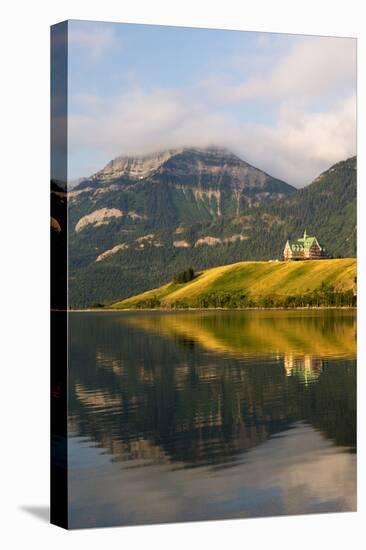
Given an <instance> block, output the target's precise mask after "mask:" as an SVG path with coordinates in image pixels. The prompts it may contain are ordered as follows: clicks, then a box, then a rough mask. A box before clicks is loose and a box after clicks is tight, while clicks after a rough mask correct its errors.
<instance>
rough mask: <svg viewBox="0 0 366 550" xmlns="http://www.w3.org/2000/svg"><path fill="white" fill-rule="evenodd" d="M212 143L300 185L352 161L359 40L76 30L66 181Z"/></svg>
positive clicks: (95, 27) (139, 28) (71, 29)
mask: <svg viewBox="0 0 366 550" xmlns="http://www.w3.org/2000/svg"><path fill="white" fill-rule="evenodd" d="M210 145H216V146H223V147H227V148H229V149H231V150H232V151H233V152H234V153H236V154H237V155H238V156H239V157H241V158H242V159H244V160H245V161H247V162H249V163H250V164H252V165H254V166H257V167H258V168H260V169H262V170H264V171H265V172H268V173H269V174H271V175H272V176H275V177H277V178H280V179H283V180H284V181H286V182H288V183H290V184H292V185H295V186H296V187H302V186H303V185H306V184H308V183H310V182H311V181H312V180H313V179H314V178H315V177H317V176H318V175H319V174H320V173H321V172H322V171H324V170H326V169H327V168H329V167H330V166H331V165H332V164H334V163H336V162H338V161H340V160H344V159H346V158H348V157H350V156H352V155H355V154H356V40H355V39H352V38H333V37H315V36H303V35H289V34H271V33H263V32H261V33H256V32H244V31H227V30H209V29H191V28H183V27H182V28H180V27H163V26H154V25H135V24H123V23H99V22H87V21H70V22H69V26H68V179H69V180H73V179H76V178H79V177H85V176H89V175H91V174H93V173H95V172H96V171H98V170H100V169H101V168H102V167H103V166H104V165H105V164H107V162H109V161H110V160H111V159H112V158H115V157H117V156H120V155H142V154H146V153H152V152H154V151H159V150H162V149H166V148H174V147H182V146H210Z"/></svg>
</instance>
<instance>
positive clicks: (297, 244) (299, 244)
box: [288, 229, 316, 251]
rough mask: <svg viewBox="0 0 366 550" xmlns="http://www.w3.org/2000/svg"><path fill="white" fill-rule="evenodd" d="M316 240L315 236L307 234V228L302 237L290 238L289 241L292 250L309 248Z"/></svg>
mask: <svg viewBox="0 0 366 550" xmlns="http://www.w3.org/2000/svg"><path fill="white" fill-rule="evenodd" d="M315 240H316V238H315V237H309V236H308V235H307V234H306V229H305V231H304V236H303V237H300V238H299V239H294V240H291V241H290V240H289V241H288V243H289V245H290V248H291V250H300V251H301V250H308V249H309V248H310V247H311V245H312V244H313V242H314V241H315Z"/></svg>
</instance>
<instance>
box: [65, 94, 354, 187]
mask: <svg viewBox="0 0 366 550" xmlns="http://www.w3.org/2000/svg"><path fill="white" fill-rule="evenodd" d="M79 101H80V102H81V103H82V106H83V107H82V108H83V110H82V112H81V113H80V114H74V115H71V116H70V118H69V140H70V141H69V146H70V151H71V154H72V155H75V154H77V152H78V150H79V149H80V148H83V149H85V148H86V149H89V150H90V151H93V150H97V151H98V152H99V153H102V154H103V155H105V161H106V162H107V161H108V160H110V159H111V158H113V157H115V156H118V155H120V154H141V153H147V152H152V151H156V150H159V149H164V148H170V147H176V146H188V145H201V146H203V145H209V144H217V145H223V146H227V147H230V148H231V149H232V150H234V151H235V152H237V153H238V154H239V155H240V156H241V157H242V158H243V159H245V160H247V161H248V162H250V163H252V164H255V165H256V166H258V167H259V168H262V169H264V170H266V171H268V172H269V173H271V174H272V175H274V176H277V177H279V178H282V179H284V180H286V181H288V182H289V183H292V184H294V185H304V184H306V183H308V182H309V181H311V180H312V179H313V178H314V177H316V176H317V175H318V174H319V172H321V171H322V170H324V169H326V168H328V167H329V166H330V165H331V164H333V163H335V162H337V161H339V160H342V159H344V158H347V157H349V156H351V155H353V154H355V151H356V113H355V105H356V101H355V96H354V95H351V96H349V97H348V98H346V99H345V100H342V101H339V102H337V103H336V104H335V105H334V106H333V107H332V108H331V109H329V110H327V111H323V112H319V113H309V112H306V111H304V110H303V109H301V108H298V107H297V108H295V107H294V106H282V108H281V109H280V111H279V114H278V119H277V122H276V124H275V125H274V126H266V125H264V124H253V123H251V124H248V123H241V122H238V121H237V120H236V119H235V117H234V116H232V115H228V114H224V113H220V112H211V111H209V110H207V109H206V108H205V106H204V105H203V104H202V103H200V102H198V101H193V100H192V101H191V102H187V101H186V98H185V97H184V96H183V95H181V94H180V93H179V92H173V91H161V90H158V91H155V92H152V93H151V94H143V93H141V92H139V91H137V92H132V93H129V94H125V95H123V96H120V97H118V98H113V101H111V100H108V99H100V98H95V97H92V96H83V97H80V98H79ZM99 168H101V166H99V165H98V166H94V167H93V170H97V169H99Z"/></svg>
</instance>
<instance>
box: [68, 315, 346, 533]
mask: <svg viewBox="0 0 366 550" xmlns="http://www.w3.org/2000/svg"><path fill="white" fill-rule="evenodd" d="M355 323H356V320H355V315H354V313H353V312H352V311H336V310H329V311H325V310H323V311H307V312H305V311H272V312H271V311H248V312H239V311H238V312H222V311H219V312H206V313H201V312H188V313H186V312H179V313H158V312H151V313H144V312H136V313H131V312H111V313H108V312H105V313H72V314H70V319H69V326H70V348H69V354H70V357H69V359H70V367H69V411H70V417H69V449H68V453H69V467H70V470H69V502H70V503H69V522H70V527H74V528H77V527H94V526H95V527H97V526H112V525H135V524H142V523H157V522H175V521H194V520H207V519H223V518H244V517H258V516H269V515H281V514H304V513H318V512H336V511H352V510H355V508H356V435H355V434H356V359H355V354H356V345H355V331H356V329H355Z"/></svg>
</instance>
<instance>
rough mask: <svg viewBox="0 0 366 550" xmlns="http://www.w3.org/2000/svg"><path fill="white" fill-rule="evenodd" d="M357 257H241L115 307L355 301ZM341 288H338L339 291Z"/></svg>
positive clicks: (305, 303)
mask: <svg viewBox="0 0 366 550" xmlns="http://www.w3.org/2000/svg"><path fill="white" fill-rule="evenodd" d="M355 276H356V260H355V259H354V258H343V259H332V260H303V261H298V262H239V263H236V264H231V265H225V266H220V267H214V268H212V269H208V270H207V271H203V272H201V273H199V274H198V275H197V276H196V277H195V278H194V279H193V280H191V281H189V282H186V283H177V282H175V281H173V282H169V283H167V284H166V285H164V286H162V287H160V288H156V289H153V290H150V291H148V292H145V293H142V294H139V295H137V296H133V297H132V298H127V299H126V300H122V301H120V302H116V303H114V304H112V305H111V306H110V307H112V308H113V309H131V308H132V309H144V308H149V309H151V308H179V309H184V308H187V307H193V308H202V307H220V308H225V307H229V308H233V307H258V306H259V307H271V306H272V307H278V306H294V305H296V306H304V305H354V291H355ZM334 293H336V294H334Z"/></svg>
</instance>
